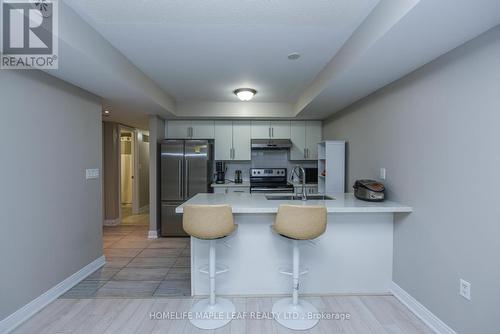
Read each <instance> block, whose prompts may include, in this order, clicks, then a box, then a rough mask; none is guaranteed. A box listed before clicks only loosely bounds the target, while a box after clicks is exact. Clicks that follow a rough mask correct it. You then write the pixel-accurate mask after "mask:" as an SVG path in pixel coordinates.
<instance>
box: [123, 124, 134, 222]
mask: <svg viewBox="0 0 500 334" xmlns="http://www.w3.org/2000/svg"><path fill="white" fill-rule="evenodd" d="M134 132H135V131H134V130H132V129H127V128H125V127H121V128H120V211H121V215H120V216H121V218H122V222H123V221H126V220H127V218H128V217H130V216H132V215H133V214H138V212H137V211H138V210H137V205H136V203H135V202H136V199H137V194H136V187H135V185H134V183H135V182H134V181H135V179H134V178H135V175H134V174H135V168H134V162H135V160H136V159H135V158H136V157H135V153H136V152H135V138H134V137H135V136H134Z"/></svg>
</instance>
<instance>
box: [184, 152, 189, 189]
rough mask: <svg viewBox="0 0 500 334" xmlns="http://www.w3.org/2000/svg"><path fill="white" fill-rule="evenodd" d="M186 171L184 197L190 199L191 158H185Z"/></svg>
mask: <svg viewBox="0 0 500 334" xmlns="http://www.w3.org/2000/svg"><path fill="white" fill-rule="evenodd" d="M184 163H185V168H186V170H185V173H184V185H185V186H184V197H185V199H189V160H187V159H186V160H185V162H184Z"/></svg>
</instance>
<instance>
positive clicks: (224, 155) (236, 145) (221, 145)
mask: <svg viewBox="0 0 500 334" xmlns="http://www.w3.org/2000/svg"><path fill="white" fill-rule="evenodd" d="M250 134H251V125H250V121H215V160H250V159H251V156H252V154H251V153H252V152H251V150H250Z"/></svg>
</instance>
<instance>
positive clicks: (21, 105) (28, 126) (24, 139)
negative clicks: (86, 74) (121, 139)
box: [0, 70, 102, 319]
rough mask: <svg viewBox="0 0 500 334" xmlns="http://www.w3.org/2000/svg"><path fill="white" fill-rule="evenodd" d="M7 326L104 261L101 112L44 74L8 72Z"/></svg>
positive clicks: (2, 289) (1, 167)
mask: <svg viewBox="0 0 500 334" xmlns="http://www.w3.org/2000/svg"><path fill="white" fill-rule="evenodd" d="M0 88H1V89H0V126H1V131H0V153H1V163H0V175H2V191H0V203H1V210H0V229H1V231H0V268H1V274H0V296H1V297H0V319H3V318H5V317H6V316H8V315H9V314H11V313H13V312H14V311H16V310H18V309H19V308H20V307H22V306H23V305H25V304H27V303H28V302H30V301H32V300H33V299H35V298H36V297H38V296H40V295H41V294H42V293H44V292H45V291H47V290H48V289H50V288H52V287H53V286H55V285H56V284H58V283H59V282H61V281H62V280H64V279H65V278H67V277H69V276H70V275H72V274H74V273H75V272H77V271H78V270H80V269H81V268H82V267H84V266H85V265H87V264H89V263H90V262H92V261H94V260H95V259H97V258H98V257H100V256H101V255H102V232H101V229H102V227H101V221H102V212H101V211H102V210H101V181H100V179H94V180H88V181H86V180H85V169H86V168H101V106H100V103H99V100H98V99H97V98H96V97H95V96H93V95H90V94H88V93H85V92H84V91H82V90H80V89H78V88H76V87H74V86H71V85H69V84H66V83H64V82H62V81H60V80H59V79H55V78H53V77H51V76H49V75H47V74H45V73H42V72H38V71H7V70H1V71H0Z"/></svg>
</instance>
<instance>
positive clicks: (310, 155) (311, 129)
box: [306, 121, 322, 160]
mask: <svg viewBox="0 0 500 334" xmlns="http://www.w3.org/2000/svg"><path fill="white" fill-rule="evenodd" d="M321 132H322V127H321V121H306V159H307V160H317V159H318V143H319V142H320V141H321V140H322V138H321V137H322V134H321Z"/></svg>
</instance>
